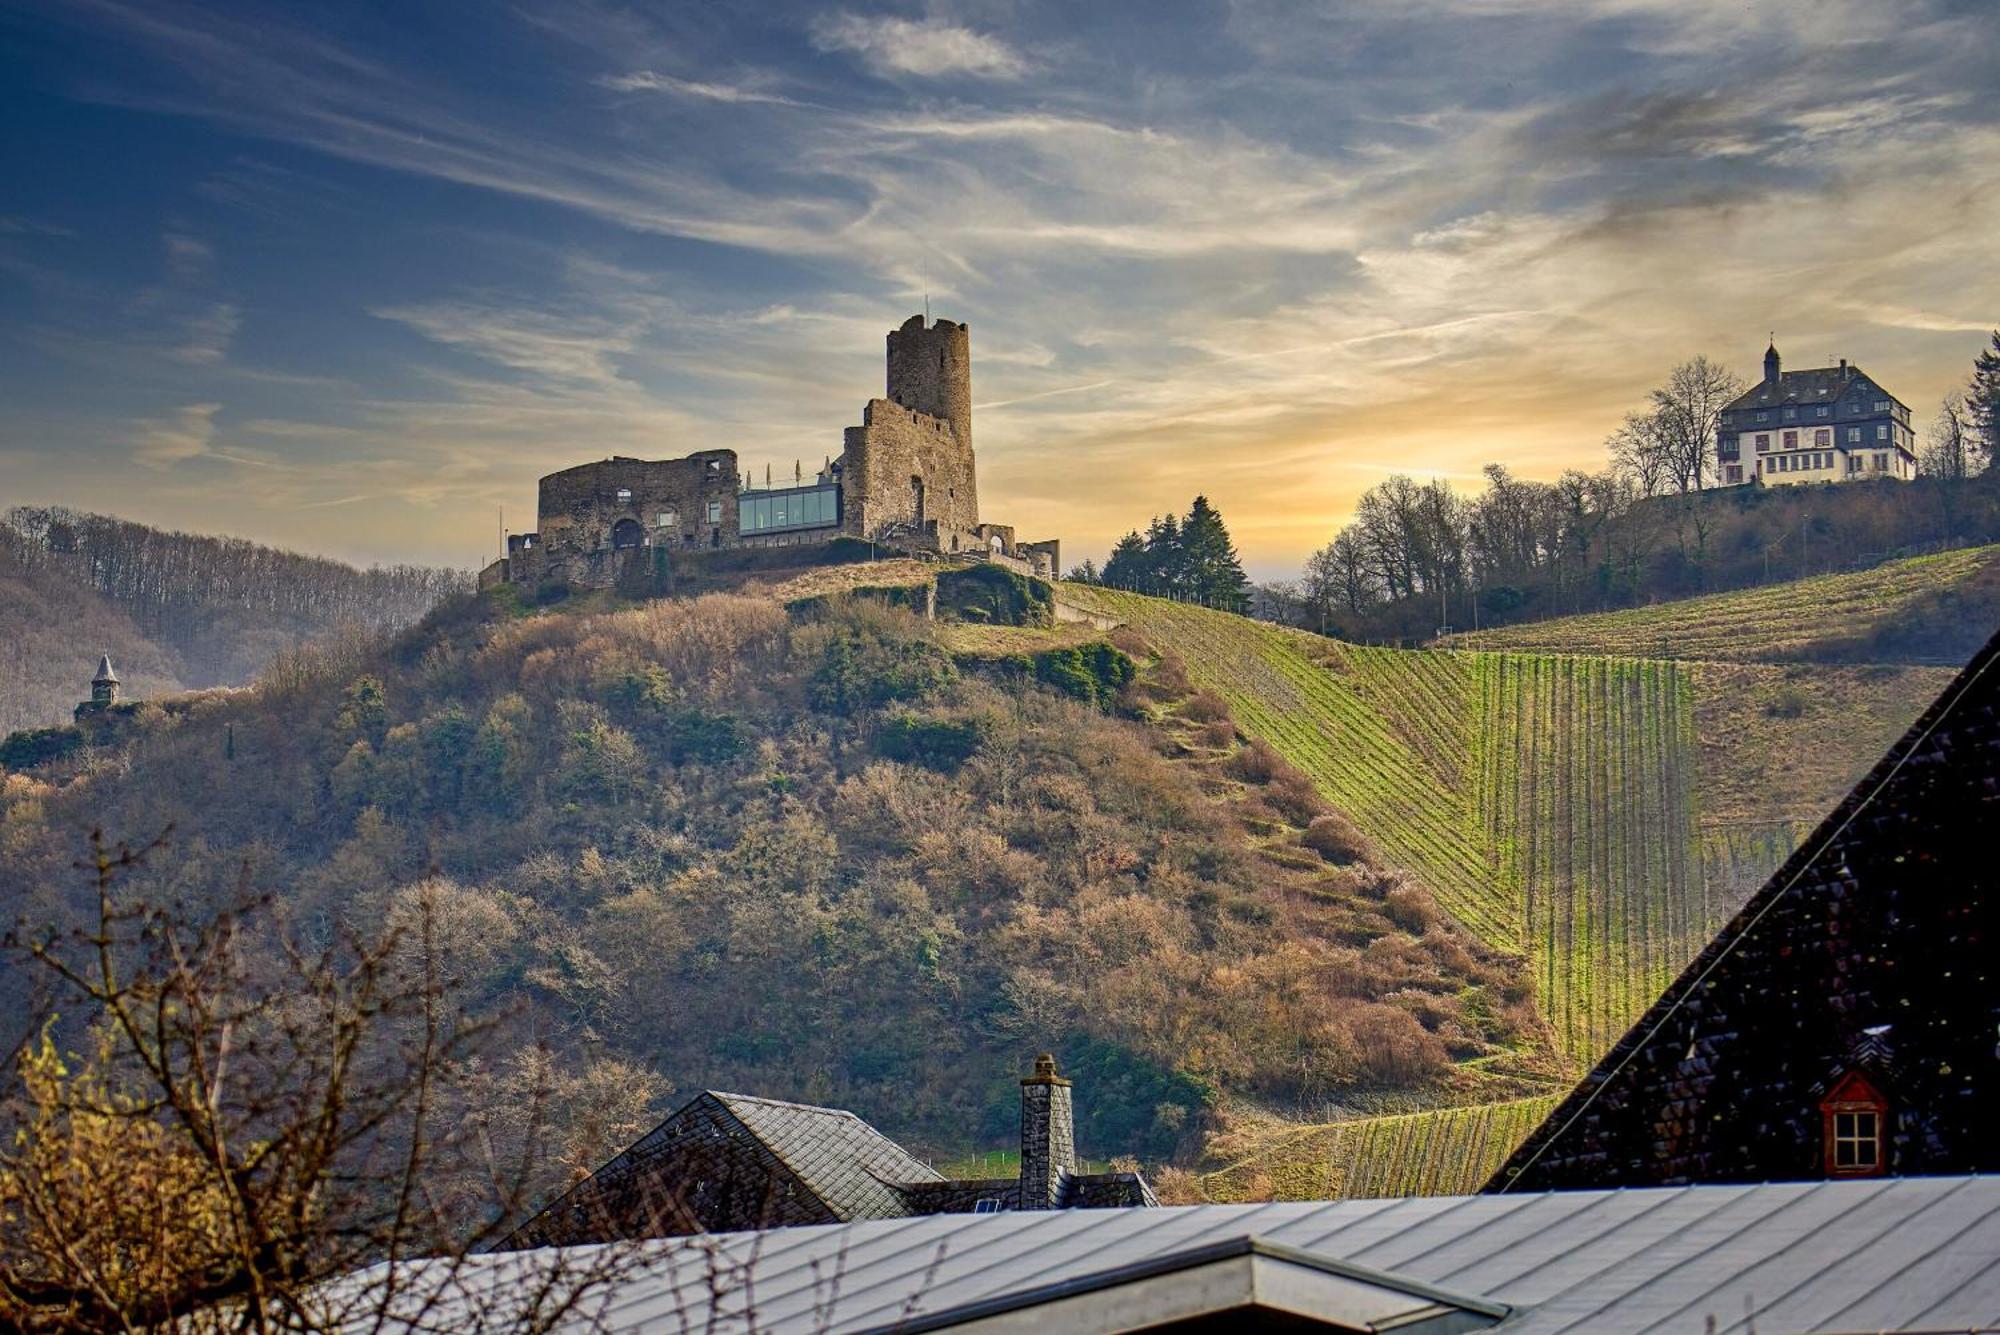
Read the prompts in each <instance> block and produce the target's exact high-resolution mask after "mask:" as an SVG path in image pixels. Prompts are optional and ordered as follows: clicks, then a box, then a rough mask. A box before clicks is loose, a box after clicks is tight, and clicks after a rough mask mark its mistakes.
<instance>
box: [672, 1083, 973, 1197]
mask: <svg viewBox="0 0 2000 1335" xmlns="http://www.w3.org/2000/svg"><path fill="white" fill-rule="evenodd" d="M709 1097H710V1098H712V1099H714V1100H715V1101H716V1102H717V1103H720V1104H721V1105H722V1106H723V1107H724V1108H726V1109H728V1110H729V1114H730V1116H732V1117H734V1118H735V1119H736V1120H737V1121H738V1122H740V1123H742V1125H743V1126H744V1128H745V1129H747V1130H748V1131H749V1132H750V1134H751V1135H753V1136H755V1137H757V1139H758V1140H760V1141H762V1142H763V1143H764V1145H765V1146H766V1147H767V1148H769V1149H770V1151H771V1153H773V1154H775V1155H777V1156H778V1159H779V1160H780V1161H781V1162H782V1163H783V1164H784V1165H785V1167H787V1168H789V1169H791V1170H792V1171H793V1172H794V1173H797V1174H798V1175H799V1179H800V1180H801V1181H803V1182H804V1183H805V1184H806V1186H807V1187H808V1188H809V1189H810V1190H811V1191H812V1193H813V1194H814V1195H815V1196H818V1197H819V1198H820V1199H821V1200H822V1201H825V1202H826V1204H827V1206H828V1207H829V1208H830V1209H832V1210H834V1211H835V1212H836V1213H837V1214H839V1215H840V1216H841V1217H843V1218H846V1219H887V1218H890V1217H892V1216H894V1215H899V1214H902V1213H903V1210H904V1205H903V1199H902V1197H901V1196H900V1195H899V1194H898V1193H897V1191H896V1188H895V1187H894V1186H893V1185H891V1184H893V1183H902V1182H937V1181H941V1180H942V1179H940V1178H939V1177H938V1175H937V1173H936V1172H935V1171H933V1170H932V1169H931V1168H929V1167H928V1166H926V1165H924V1164H923V1163H920V1162H918V1161H917V1160H916V1159H914V1158H912V1157H911V1156H910V1154H909V1153H908V1152H907V1151H906V1150H904V1149H903V1147H902V1146H901V1145H898V1144H897V1143H896V1142H895V1141H893V1140H891V1139H889V1138H888V1137H887V1136H885V1135H883V1134H882V1133H881V1132H880V1131H877V1130H876V1129H875V1128H874V1127H872V1126H870V1125H868V1123H866V1122H864V1121H862V1120H861V1119H860V1118H859V1117H856V1116H855V1115H854V1114H853V1113H851V1112H848V1111H847V1110H846V1109H845V1108H820V1107H815V1106H813V1105H812V1104H809V1103H786V1102H784V1101H783V1100H780V1099H760V1098H756V1097H754V1096H752V1095H749V1094H724V1093H720V1092H717V1091H714V1090H711V1091H709Z"/></svg>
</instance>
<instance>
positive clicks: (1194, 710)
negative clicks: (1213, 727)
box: [1181, 691, 1229, 723]
mask: <svg viewBox="0 0 2000 1335" xmlns="http://www.w3.org/2000/svg"><path fill="white" fill-rule="evenodd" d="M1181 713H1182V714H1183V715H1185V716H1186V717H1188V718H1190V719H1193V720H1194V721H1195V722H1196V723H1220V722H1222V721H1223V720H1224V719H1226V718H1228V717H1229V702H1228V701H1227V700H1225V699H1223V698H1222V697H1221V696H1219V695H1217V694H1216V693H1215V692H1214V691H1197V692H1196V693H1195V694H1193V695H1191V696H1189V697H1188V699H1187V701H1186V702H1185V703H1184V704H1182V705H1181Z"/></svg>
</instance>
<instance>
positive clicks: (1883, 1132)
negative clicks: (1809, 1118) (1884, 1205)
mask: <svg viewBox="0 0 2000 1335" xmlns="http://www.w3.org/2000/svg"><path fill="white" fill-rule="evenodd" d="M1819 1111H1820V1118H1821V1122H1822V1125H1823V1128H1824V1129H1823V1131H1822V1142H1823V1146H1824V1151H1825V1156H1824V1157H1825V1165H1824V1166H1825V1169H1826V1175H1827V1176H1828V1177H1880V1176H1882V1174H1883V1173H1885V1172H1887V1171H1888V1158H1889V1156H1888V1131H1889V1101H1888V1099H1886V1098H1884V1097H1883V1095H1882V1091H1881V1090H1879V1089H1877V1088H1876V1087H1875V1085H1874V1084H1873V1082H1871V1081H1870V1080H1869V1079H1868V1077H1867V1076H1865V1075H1863V1074H1861V1072H1859V1071H1849V1072H1848V1073H1847V1074H1846V1075H1844V1076H1842V1077H1840V1080H1839V1081H1838V1082H1837V1083H1836V1084H1835V1085H1834V1087H1833V1088H1832V1089H1831V1090H1828V1091H1827V1095H1826V1097H1825V1098H1824V1099H1821V1100H1820V1105H1819Z"/></svg>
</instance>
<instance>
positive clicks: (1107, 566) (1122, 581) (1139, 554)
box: [1099, 532, 1150, 593]
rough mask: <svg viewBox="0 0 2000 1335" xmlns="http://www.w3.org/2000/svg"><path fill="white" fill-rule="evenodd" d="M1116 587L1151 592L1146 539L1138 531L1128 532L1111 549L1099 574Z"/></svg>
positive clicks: (1138, 591) (1136, 591) (1107, 582)
mask: <svg viewBox="0 0 2000 1335" xmlns="http://www.w3.org/2000/svg"><path fill="white" fill-rule="evenodd" d="M1099 578H1101V579H1102V580H1103V581H1104V582H1105V583H1106V584H1108V585H1109V586H1111V587H1112V588H1114V589H1130V590H1132V591H1133V592H1135V593H1146V592H1150V590H1149V589H1148V587H1147V584H1148V578H1149V576H1148V565H1147V560H1146V540H1145V539H1144V538H1142V537H1140V536H1139V535H1138V534H1137V533H1136V532H1134V533H1127V534H1126V535H1125V536H1124V537H1122V538H1120V539H1119V540H1118V545H1117V546H1116V547H1113V548H1112V549H1111V555H1110V556H1109V557H1108V558H1106V560H1105V562H1104V570H1103V573H1102V574H1101V575H1100V576H1099Z"/></svg>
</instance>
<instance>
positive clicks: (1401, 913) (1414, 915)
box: [1382, 884, 1438, 934]
mask: <svg viewBox="0 0 2000 1335" xmlns="http://www.w3.org/2000/svg"><path fill="white" fill-rule="evenodd" d="M1382 907H1383V909H1384V911H1385V912H1387V913H1388V915H1389V921H1391V922H1393V923H1395V924H1396V926H1398V927H1400V928H1402V929H1403V930H1404V931H1406V932H1412V933H1417V934H1422V933H1423V932H1426V931H1429V930H1430V928H1431V926H1432V924H1434V923H1436V922H1437V920H1438V910H1437V904H1436V903H1435V902H1434V901H1433V900H1432V899H1431V897H1430V895H1429V894H1428V893H1427V892H1425V891H1424V890H1422V889H1421V888H1419V887H1417V886H1414V885H1407V884H1405V885H1399V886H1397V887H1396V888H1395V889H1394V890H1391V891H1390V892H1389V893H1388V894H1386V895H1384V896H1383V897H1382Z"/></svg>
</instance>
